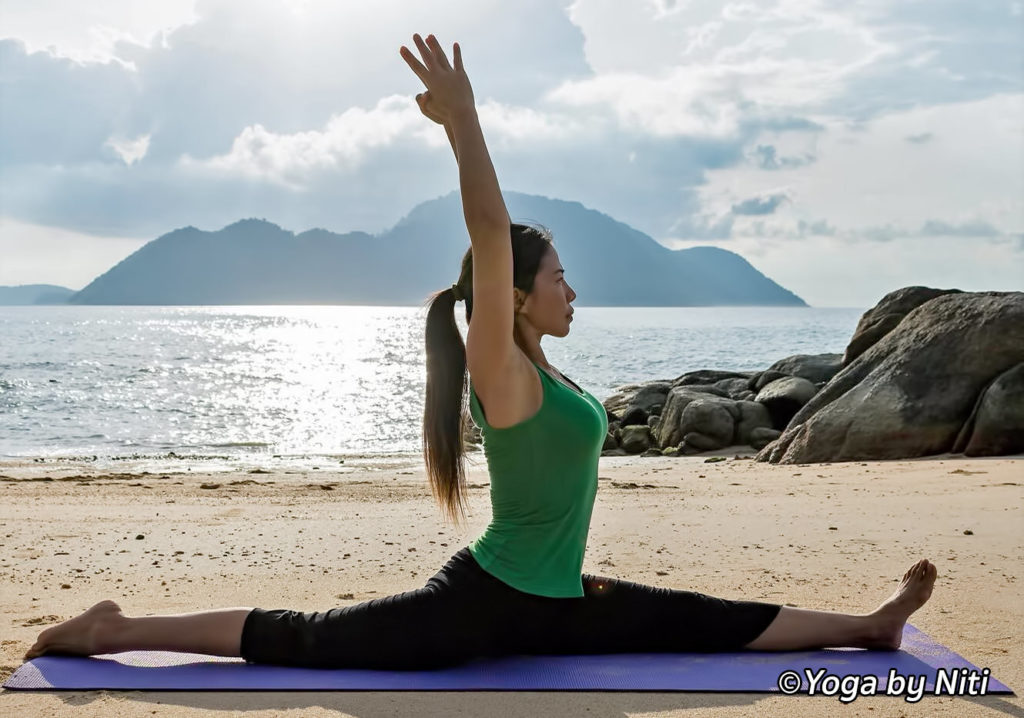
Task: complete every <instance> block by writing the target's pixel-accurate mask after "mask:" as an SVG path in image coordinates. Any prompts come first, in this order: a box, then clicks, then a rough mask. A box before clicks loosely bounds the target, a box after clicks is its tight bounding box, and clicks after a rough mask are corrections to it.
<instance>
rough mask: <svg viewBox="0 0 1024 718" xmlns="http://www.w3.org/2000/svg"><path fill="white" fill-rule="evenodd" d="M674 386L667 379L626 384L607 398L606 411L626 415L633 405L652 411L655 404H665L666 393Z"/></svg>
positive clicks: (616, 414)
mask: <svg viewBox="0 0 1024 718" xmlns="http://www.w3.org/2000/svg"><path fill="white" fill-rule="evenodd" d="M671 388H672V383H671V382H669V381H666V380H659V381H649V382H645V383H642V384H624V385H622V386H618V387H616V388H615V389H616V390H615V393H614V394H612V395H611V396H609V397H608V398H607V399H605V400H604V401H603V402H601V403H602V404H604V408H605V411H607V412H612V413H614V415H615V416H625V414H626V412H627V411H629V410H631V409H632V408H633V407H639V408H641V409H643V410H644V411H646V412H647V413H650V412H651V411H652V409H653V407H654V405H655V404H664V403H665V395H666V394H668V392H669V390H670V389H671Z"/></svg>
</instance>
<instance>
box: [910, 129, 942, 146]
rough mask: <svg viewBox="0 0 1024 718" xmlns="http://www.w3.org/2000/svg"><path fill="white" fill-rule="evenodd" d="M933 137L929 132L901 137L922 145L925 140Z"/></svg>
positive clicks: (928, 140) (927, 140)
mask: <svg viewBox="0 0 1024 718" xmlns="http://www.w3.org/2000/svg"><path fill="white" fill-rule="evenodd" d="M933 137H935V135H933V134H932V133H931V132H922V133H921V134H919V135H907V136H906V137H904V138H903V139H905V140H906V141H907V142H911V143H913V144H915V145H923V144H924V143H925V142H930V141H931V140H932V138H933Z"/></svg>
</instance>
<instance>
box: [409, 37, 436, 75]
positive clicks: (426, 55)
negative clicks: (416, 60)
mask: <svg viewBox="0 0 1024 718" xmlns="http://www.w3.org/2000/svg"><path fill="white" fill-rule="evenodd" d="M412 39H413V42H415V43H416V47H417V48H418V49H419V51H420V55H421V56H422V57H423V64H424V65H426V66H427V67H429V68H430V69H431V70H433V69H434V67H436V66H437V63H436V62H434V53H433V52H431V51H430V48H429V47H427V43H425V42H423V38H422V37H420V36H419V34H418V33H417V34H415V35H413V36H412Z"/></svg>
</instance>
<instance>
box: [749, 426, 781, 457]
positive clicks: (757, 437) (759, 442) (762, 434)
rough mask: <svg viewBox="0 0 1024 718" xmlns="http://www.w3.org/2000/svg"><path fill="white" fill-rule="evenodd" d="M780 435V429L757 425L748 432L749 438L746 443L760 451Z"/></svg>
mask: <svg viewBox="0 0 1024 718" xmlns="http://www.w3.org/2000/svg"><path fill="white" fill-rule="evenodd" d="M780 436H782V432H781V431H776V430H775V429H771V428H767V427H758V428H756V429H754V430H752V431H751V432H750V438H749V439H748V440H747V442H746V443H748V444H750V446H751V447H752V448H754V449H757V450H758V451H760V450H761V449H763V448H764V447H766V446H768V444H770V443H772V442H773V441H775V440H776V439H778V438H779V437H780Z"/></svg>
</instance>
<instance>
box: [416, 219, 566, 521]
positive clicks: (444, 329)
mask: <svg viewBox="0 0 1024 718" xmlns="http://www.w3.org/2000/svg"><path fill="white" fill-rule="evenodd" d="M511 235H512V286H514V287H517V288H519V289H520V290H522V291H523V292H525V293H527V294H530V293H531V292H532V291H533V283H534V279H535V277H536V276H537V270H538V269H539V267H540V263H541V260H542V259H543V258H544V255H545V254H546V253H547V252H548V251H549V249H550V247H551V244H552V241H553V239H552V236H551V232H550V231H548V230H547V229H546V228H544V227H543V226H536V227H534V226H531V225H526V224H517V223H515V222H513V223H512V224H511ZM455 284H456V285H458V290H459V293H460V294H461V296H462V297H464V298H465V300H466V323H467V324H468V323H469V322H470V321H471V320H472V318H473V248H472V247H470V248H469V249H468V250H467V251H466V254H465V255H464V256H463V257H462V270H461V272H460V273H459V279H458V281H457V282H456V283H455ZM455 302H456V298H455V294H454V292H453V291H452V289H451V288H450V287H449V288H447V289H442V290H441V291H439V292H434V293H433V294H431V295H430V297H429V298H428V299H427V301H426V302H425V304H429V305H430V308H429V309H428V310H427V326H426V330H425V335H426V343H427V395H426V400H425V402H424V406H423V456H424V459H425V461H426V466H427V478H428V479H429V480H430V490H431V493H433V495H434V498H435V499H436V500H437V502H438V505H439V506H440V507H441V509H442V511H443V512H444V513H445V515H446V516H447V517H448V518H450V519H451V520H452V521H453V522H454V523H455V524H456V525H458V523H459V514H461V515H462V517H463V518H465V515H466V513H465V496H464V491H465V487H466V475H465V470H464V466H463V455H464V453H465V446H464V443H463V442H464V438H463V433H464V431H465V430H466V428H467V422H468V421H470V420H471V419H470V417H469V415H468V409H467V407H468V400H467V396H468V389H469V387H468V381H467V380H466V345H465V343H464V342H463V341H462V334H461V333H460V332H459V327H458V324H456V323H455Z"/></svg>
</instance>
